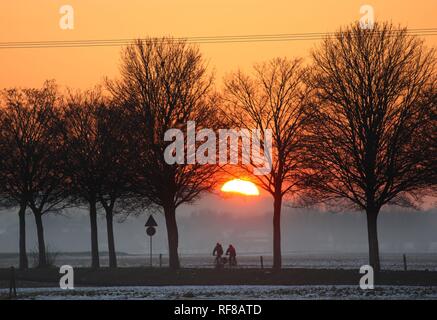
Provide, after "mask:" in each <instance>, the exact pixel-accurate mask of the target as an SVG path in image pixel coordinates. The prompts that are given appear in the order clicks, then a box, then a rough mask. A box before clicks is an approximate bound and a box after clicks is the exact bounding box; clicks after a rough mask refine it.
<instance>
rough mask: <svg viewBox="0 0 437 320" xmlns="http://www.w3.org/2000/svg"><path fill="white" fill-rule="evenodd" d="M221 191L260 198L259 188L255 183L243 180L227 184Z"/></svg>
mask: <svg viewBox="0 0 437 320" xmlns="http://www.w3.org/2000/svg"><path fill="white" fill-rule="evenodd" d="M221 191H223V192H232V193H239V194H243V195H245V196H259V190H258V187H257V186H256V185H255V184H254V183H253V182H250V181H246V180H241V179H234V180H231V181H228V182H226V183H225V184H224V185H223V187H222V188H221Z"/></svg>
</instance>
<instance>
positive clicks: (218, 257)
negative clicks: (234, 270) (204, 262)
mask: <svg viewBox="0 0 437 320" xmlns="http://www.w3.org/2000/svg"><path fill="white" fill-rule="evenodd" d="M212 255H213V256H216V258H215V264H216V266H219V265H220V264H221V261H222V255H223V247H222V245H221V244H220V243H218V242H217V244H216V245H215V248H214V250H213V251H212Z"/></svg>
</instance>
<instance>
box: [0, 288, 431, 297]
mask: <svg viewBox="0 0 437 320" xmlns="http://www.w3.org/2000/svg"><path fill="white" fill-rule="evenodd" d="M7 293H8V290H7V289H0V296H1V295H7ZM18 294H19V298H21V299H36V300H46V299H47V300H50V299H51V300H84V299H85V300H93V299H99V300H101V299H102V300H142V299H147V300H173V299H211V300H213V299H220V300H244V299H275V300H278V299H283V300H299V299H341V300H344V299H351V300H355V299H365V300H374V299H421V300H422V299H433V300H434V299H437V287H417V286H378V287H376V288H375V289H374V290H361V289H360V288H359V287H356V286H162V287H108V288H104V287H83V288H75V289H74V290H68V291H66V290H61V289H59V288H28V289H19V290H18Z"/></svg>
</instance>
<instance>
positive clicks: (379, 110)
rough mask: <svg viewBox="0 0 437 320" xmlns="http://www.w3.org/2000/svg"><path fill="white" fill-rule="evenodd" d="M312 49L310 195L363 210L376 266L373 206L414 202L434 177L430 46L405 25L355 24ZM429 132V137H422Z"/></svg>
mask: <svg viewBox="0 0 437 320" xmlns="http://www.w3.org/2000/svg"><path fill="white" fill-rule="evenodd" d="M312 56H313V60H314V68H313V70H312V75H311V77H310V78H309V84H310V86H311V87H312V88H313V89H314V98H315V99H314V113H315V115H316V116H315V121H314V122H313V124H312V126H311V134H310V137H309V138H310V141H311V145H310V147H309V151H310V152H309V153H308V154H309V159H308V160H309V161H308V163H309V164H310V165H311V166H310V167H311V169H313V170H314V173H315V174H314V176H313V177H312V179H311V180H312V187H313V197H314V198H315V199H321V200H324V201H325V202H326V203H328V204H331V205H334V206H343V205H352V207H354V208H357V209H358V210H363V211H365V212H366V215H367V227H368V240H369V258H370V264H371V265H372V266H373V268H374V270H375V271H376V272H377V271H379V270H380V262H379V247H378V236H377V217H378V214H379V212H380V209H381V208H382V207H383V206H384V205H387V204H393V205H401V206H413V207H416V206H417V205H418V204H419V203H420V200H421V199H422V198H423V197H424V196H425V195H426V194H427V192H426V191H427V190H429V188H430V186H431V185H433V184H434V185H435V183H436V181H437V176H436V174H437V172H436V170H435V160H436V159H435V155H436V154H435V144H434V145H433V143H432V141H434V142H435V127H436V126H435V124H436V123H435V117H434V119H432V117H431V116H430V108H431V107H432V104H431V99H430V98H429V97H431V96H432V95H433V94H432V93H433V92H434V96H435V81H434V80H435V64H436V60H435V55H434V50H428V49H426V48H425V46H424V44H423V41H422V40H420V39H418V38H417V37H415V36H411V35H408V33H407V30H406V29H404V28H402V29H396V28H395V27H394V26H393V25H391V24H388V23H376V24H375V27H374V29H373V30H362V29H361V28H360V26H359V25H358V24H354V25H351V26H349V27H347V28H345V29H342V30H340V31H339V32H338V33H337V34H336V35H335V36H333V37H331V38H327V39H326V40H324V41H323V44H322V45H321V46H320V48H318V49H317V50H316V51H315V52H314V53H313V54H312ZM433 79H434V80H433ZM430 92H431V94H429V93H430ZM434 115H435V101H434ZM431 132H433V134H434V138H433V140H432V139H431V138H430V137H426V134H429V133H431ZM433 151H434V152H433ZM431 162H433V163H434V166H431V165H430V163H431Z"/></svg>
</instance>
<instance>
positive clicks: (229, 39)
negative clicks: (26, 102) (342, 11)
mask: <svg viewBox="0 0 437 320" xmlns="http://www.w3.org/2000/svg"><path fill="white" fill-rule="evenodd" d="M374 32H375V34H378V33H379V32H378V31H374ZM400 32H404V29H400V30H391V31H390V33H391V34H393V35H395V34H398V33H400ZM405 32H406V33H407V34H409V35H416V36H435V35H437V28H423V29H405ZM338 35H339V33H337V32H326V33H322V32H306V33H282V34H281V33H279V34H253V35H225V36H203V37H183V38H173V39H172V40H173V41H181V42H182V41H185V42H187V43H196V44H220V43H253V42H284V41H315V40H323V39H325V38H330V37H336V36H338ZM155 39H158V40H160V38H155ZM136 40H137V39H134V38H124V39H123V38H120V39H89V40H49V41H24V42H0V49H33V48H35V49H40V48H83V47H114V46H126V45H129V44H132V43H134V42H135V41H136ZM161 41H169V40H166V39H162V40H161Z"/></svg>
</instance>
